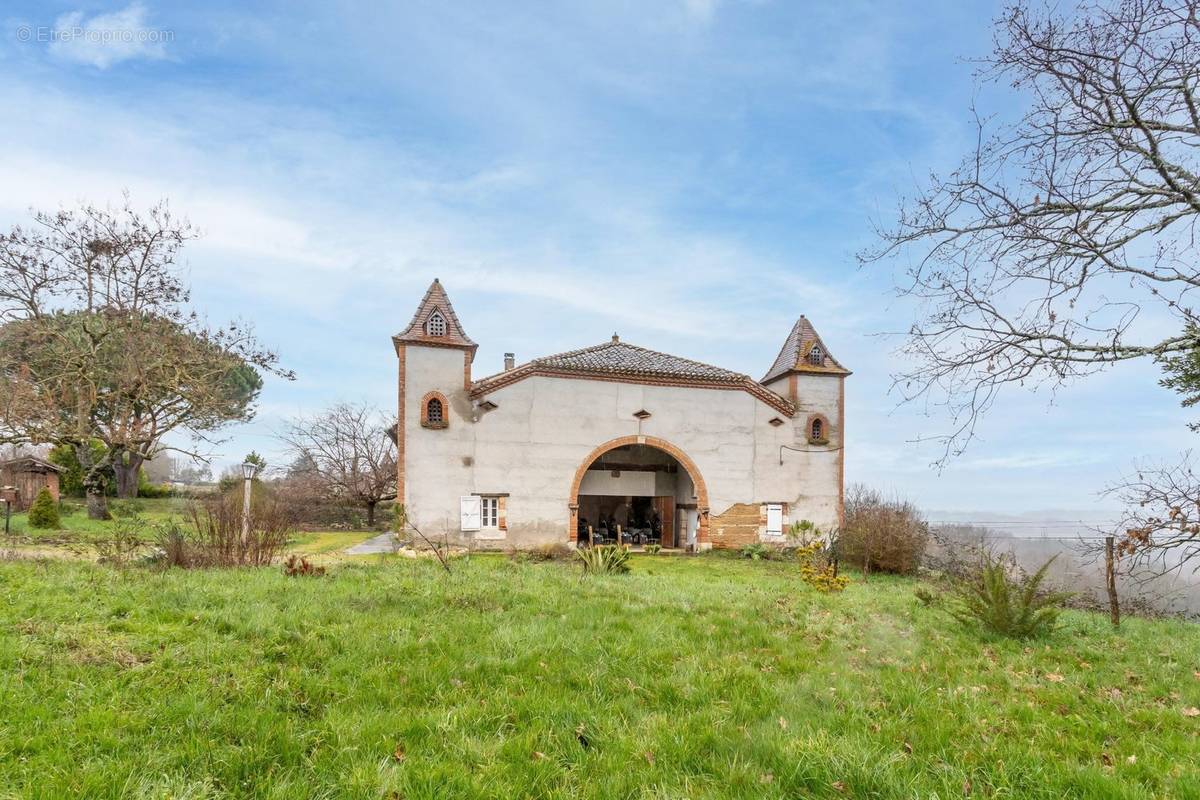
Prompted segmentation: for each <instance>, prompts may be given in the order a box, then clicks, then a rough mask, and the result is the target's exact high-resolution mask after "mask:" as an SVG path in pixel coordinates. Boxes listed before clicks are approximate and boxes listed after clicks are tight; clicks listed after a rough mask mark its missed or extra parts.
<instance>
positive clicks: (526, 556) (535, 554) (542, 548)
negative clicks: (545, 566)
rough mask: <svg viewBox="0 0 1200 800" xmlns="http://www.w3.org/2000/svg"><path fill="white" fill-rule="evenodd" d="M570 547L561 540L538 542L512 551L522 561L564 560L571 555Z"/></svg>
mask: <svg viewBox="0 0 1200 800" xmlns="http://www.w3.org/2000/svg"><path fill="white" fill-rule="evenodd" d="M572 552H573V551H572V550H571V547H570V546H569V545H567V544H564V543H563V542H552V543H550V544H539V545H537V546H536V547H531V548H529V549H528V550H520V551H514V553H513V555H514V556H516V553H520V554H521V555H520V556H516V557H517V558H518V559H519V560H523V561H564V560H566V559H568V558H570V557H571V554H572Z"/></svg>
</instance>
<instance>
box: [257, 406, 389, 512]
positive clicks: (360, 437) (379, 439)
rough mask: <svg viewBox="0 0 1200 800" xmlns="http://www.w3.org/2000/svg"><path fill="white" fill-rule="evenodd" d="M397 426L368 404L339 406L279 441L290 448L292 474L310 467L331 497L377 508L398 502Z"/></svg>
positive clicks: (292, 426) (299, 423)
mask: <svg viewBox="0 0 1200 800" xmlns="http://www.w3.org/2000/svg"><path fill="white" fill-rule="evenodd" d="M394 424H395V423H394V422H393V421H391V420H388V419H387V418H386V417H385V416H384V415H383V413H382V412H380V411H378V410H377V409H374V408H371V407H369V406H366V405H357V404H353V403H339V404H338V405H335V406H333V407H332V408H330V409H328V410H326V411H323V412H321V413H320V414H317V415H315V416H312V417H303V416H302V417H297V418H296V419H294V420H292V421H291V423H289V425H288V427H287V429H286V430H285V431H284V432H283V433H282V434H281V435H280V438H282V439H283V441H284V442H286V443H287V445H288V447H289V449H290V450H291V453H292V457H293V459H294V461H293V470H296V469H308V470H311V473H312V476H313V477H314V478H315V481H316V483H317V484H318V485H319V486H320V487H321V488H322V490H323V492H324V494H325V495H326V496H327V497H329V498H330V499H333V500H337V501H341V502H353V503H356V504H361V505H364V506H366V509H367V524H368V525H374V524H375V507H376V506H377V505H379V503H381V502H383V501H385V500H394V499H396V444H395V442H394V441H393V439H392V438H391V436H389V434H388V431H389V428H390V427H391V426H392V425H394Z"/></svg>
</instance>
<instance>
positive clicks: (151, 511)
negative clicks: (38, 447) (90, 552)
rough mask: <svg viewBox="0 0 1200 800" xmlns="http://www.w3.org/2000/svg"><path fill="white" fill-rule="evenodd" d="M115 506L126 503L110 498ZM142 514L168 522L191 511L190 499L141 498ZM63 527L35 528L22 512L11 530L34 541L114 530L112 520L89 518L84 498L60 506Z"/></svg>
mask: <svg viewBox="0 0 1200 800" xmlns="http://www.w3.org/2000/svg"><path fill="white" fill-rule="evenodd" d="M110 502H112V503H113V504H114V507H116V506H118V505H119V504H120V503H122V502H128V501H119V500H115V501H114V500H110ZM134 502H135V503H136V507H137V508H138V509H139V510H138V515H139V516H140V517H141V518H142V519H143V520H144V521H145V522H147V523H150V524H153V523H156V522H165V521H166V520H167V519H170V518H171V517H176V518H179V517H182V516H183V515H184V514H186V513H187V508H188V503H189V501H188V500H186V499H182V498H174V497H166V498H151V499H145V498H139V499H137V500H135V501H134ZM59 513H60V515H61V517H62V527H61V528H60V529H58V530H49V529H44V528H34V527H31V526H30V525H29V514H28V513H26V512H24V511H22V512H20V513H13V514H12V516H11V518H10V520H9V532H10V533H11V534H12V535H14V536H18V537H21V538H25V539H29V540H30V541H33V542H39V541H58V540H61V539H63V538H76V539H82V540H86V539H87V538H89V537H91V536H95V535H104V534H106V533H108V532H109V531H111V530H112V521H111V520H96V519H89V518H88V515H87V510H86V509H85V508H84V506H83V501H82V500H76V499H71V500H66V501H65V502H63V503H62V505H61V507H60V512H59ZM150 524H148V525H147V526H146V532H147V536H150V535H151V527H150ZM0 525H3V512H0Z"/></svg>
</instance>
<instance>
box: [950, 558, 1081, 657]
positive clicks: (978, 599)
mask: <svg viewBox="0 0 1200 800" xmlns="http://www.w3.org/2000/svg"><path fill="white" fill-rule="evenodd" d="M1055 558H1057V556H1054V557H1053V558H1051V559H1050V560H1049V561H1047V562H1046V563H1045V564H1042V566H1041V567H1039V568H1038V570H1037V572H1035V573H1033V574H1032V575H1023V574H1020V573H1019V570H1016V569H1014V568H1010V566H1009V565H1008V564H1007V563H1006V562H1005V561H1004V560H1003V559H1000V558H996V557H994V556H992V555H991V554H989V553H985V554H984V555H983V559H982V561H981V562H980V564H979V567H978V569H977V570H976V571H975V574H974V575H973V576H972V577H970V578H967V579H962V580H958V581H956V582H955V583H954V585H953V590H952V595H953V599H952V603H951V605H950V607H949V609H948V610H949V612H950V614H951V615H952V616H954V618H955V619H957V620H958V621H959V622H962V623H963V624H965V625H980V626H981V627H983V628H984V629H985V630H987V631H990V632H991V633H995V634H998V635H1000V636H1009V637H1012V638H1015V639H1024V638H1027V637H1030V636H1037V635H1039V634H1043V633H1048V632H1049V631H1051V630H1053V628H1054V625H1055V623H1056V622H1057V620H1058V614H1059V612H1060V611H1061V610H1062V605H1063V603H1064V602H1065V601H1066V600H1067V599H1068V598H1069V597H1070V595H1069V594H1068V593H1065V592H1043V591H1042V590H1041V586H1042V581H1043V580H1045V577H1046V571H1047V570H1048V569H1049V568H1050V565H1051V564H1053V563H1054V559H1055Z"/></svg>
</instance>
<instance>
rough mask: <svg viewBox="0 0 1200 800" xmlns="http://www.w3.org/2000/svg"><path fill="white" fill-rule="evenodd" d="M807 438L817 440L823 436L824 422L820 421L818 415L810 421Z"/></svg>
mask: <svg viewBox="0 0 1200 800" xmlns="http://www.w3.org/2000/svg"><path fill="white" fill-rule="evenodd" d="M808 438H810V439H813V440H814V441H818V442H819V441H821V440H822V439H824V438H825V423H824V422H822V421H821V418H820V417H817V418H816V419H814V420H813V421H812V427H811V428H810V429H809V431H808Z"/></svg>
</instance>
